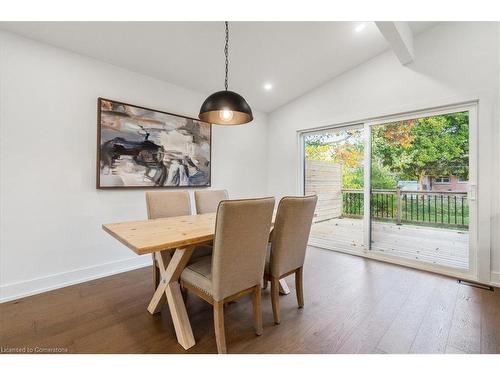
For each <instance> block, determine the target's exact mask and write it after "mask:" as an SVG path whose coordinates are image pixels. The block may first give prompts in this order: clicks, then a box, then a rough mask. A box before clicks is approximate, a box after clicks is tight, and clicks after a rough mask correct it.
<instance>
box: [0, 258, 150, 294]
mask: <svg viewBox="0 0 500 375" xmlns="http://www.w3.org/2000/svg"><path fill="white" fill-rule="evenodd" d="M151 262H152V260H151V257H150V256H141V257H134V258H127V259H122V260H118V261H115V262H110V263H104V264H98V265H95V266H91V267H85V268H80V269H77V270H73V271H68V272H62V273H58V274H55V275H50V276H45V277H40V278H37V279H32V280H26V281H21V282H18V283H12V284H7V285H2V286H0V303H2V302H7V301H12V300H16V299H19V298H22V297H27V296H31V295H33V294H38V293H43V292H47V291H49V290H54V289H58V288H62V287H65V286H68V285H73V284H79V283H83V282H85V281H89V280H94V279H99V278H101V277H105V276H110V275H114V274H117V273H121V272H126V271H130V270H134V269H136V268H142V267H146V266H150V265H151Z"/></svg>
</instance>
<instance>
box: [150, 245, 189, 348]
mask: <svg viewBox="0 0 500 375" xmlns="http://www.w3.org/2000/svg"><path fill="white" fill-rule="evenodd" d="M192 252H193V248H192V247H189V248H179V249H177V250H175V253H174V255H173V256H172V259H171V260H170V261H169V262H168V264H167V266H166V267H165V264H164V257H163V256H162V255H163V254H161V253H159V252H157V253H155V257H156V260H157V261H158V266H159V269H160V274H161V282H160V285H158V288H157V289H156V291H155V293H154V295H153V298H151V302H150V303H149V306H148V311H149V312H150V313H151V314H154V313H156V312H158V311H160V309H161V306H162V303H163V302H164V299H165V296H166V299H167V302H168V307H169V309H170V314H171V315H172V322H173V324H174V328H175V334H176V335H177V341H178V342H179V344H180V345H181V346H182V347H183V348H184V349H186V350H187V349H189V348H191V347H192V346H193V345H194V344H195V340H194V336H193V331H192V330H191V324H190V323H189V318H188V315H187V311H186V305H185V304H184V300H183V299H182V294H181V289H180V285H179V276H180V275H181V272H182V270H183V269H184V267H186V265H187V262H188V261H189V258H190V257H191V254H192Z"/></svg>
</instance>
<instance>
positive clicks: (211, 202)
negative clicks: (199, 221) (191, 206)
mask: <svg viewBox="0 0 500 375" xmlns="http://www.w3.org/2000/svg"><path fill="white" fill-rule="evenodd" d="M228 197H229V195H228V193H227V190H197V191H195V192H194V201H195V204H196V213H197V214H208V213H211V212H217V207H218V206H219V203H220V201H223V200H226V199H228Z"/></svg>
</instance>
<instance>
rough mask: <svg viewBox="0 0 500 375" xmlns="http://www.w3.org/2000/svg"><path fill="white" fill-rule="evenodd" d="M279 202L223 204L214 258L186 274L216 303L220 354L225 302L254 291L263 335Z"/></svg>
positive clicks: (185, 279) (188, 282)
mask: <svg viewBox="0 0 500 375" xmlns="http://www.w3.org/2000/svg"><path fill="white" fill-rule="evenodd" d="M273 209H274V198H262V199H244V200H233V201H227V200H225V201H221V202H220V203H219V208H218V210H217V220H216V225H215V238H214V248H213V253H212V256H205V257H202V258H199V259H198V260H197V261H195V262H193V263H191V264H189V265H188V266H187V267H186V268H185V269H184V271H183V272H182V274H181V285H182V287H184V288H185V289H187V290H188V291H190V292H193V293H194V294H196V295H197V296H199V297H200V298H202V299H203V300H205V301H206V302H208V303H210V304H211V305H213V309H214V325H215V338H216V341H217V349H218V351H219V353H226V351H227V350H226V336H225V332H224V303H226V302H230V301H233V300H235V299H237V298H239V297H241V296H242V295H245V294H249V293H253V314H254V321H255V330H256V333H257V335H261V334H262V311H261V282H262V278H263V276H264V265H265V261H266V252H267V243H268V241H269V231H270V229H271V220H272V215H273Z"/></svg>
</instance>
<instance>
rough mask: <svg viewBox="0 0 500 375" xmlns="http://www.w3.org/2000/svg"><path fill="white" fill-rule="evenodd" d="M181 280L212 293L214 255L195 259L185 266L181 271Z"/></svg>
mask: <svg viewBox="0 0 500 375" xmlns="http://www.w3.org/2000/svg"><path fill="white" fill-rule="evenodd" d="M181 280H182V281H184V282H186V283H188V284H190V285H192V286H194V287H196V288H198V289H201V290H202V291H204V292H205V293H207V294H209V295H213V294H212V255H206V256H203V257H199V258H196V259H194V260H193V261H192V262H191V263H190V264H188V265H187V266H186V268H184V271H182V273H181Z"/></svg>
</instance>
